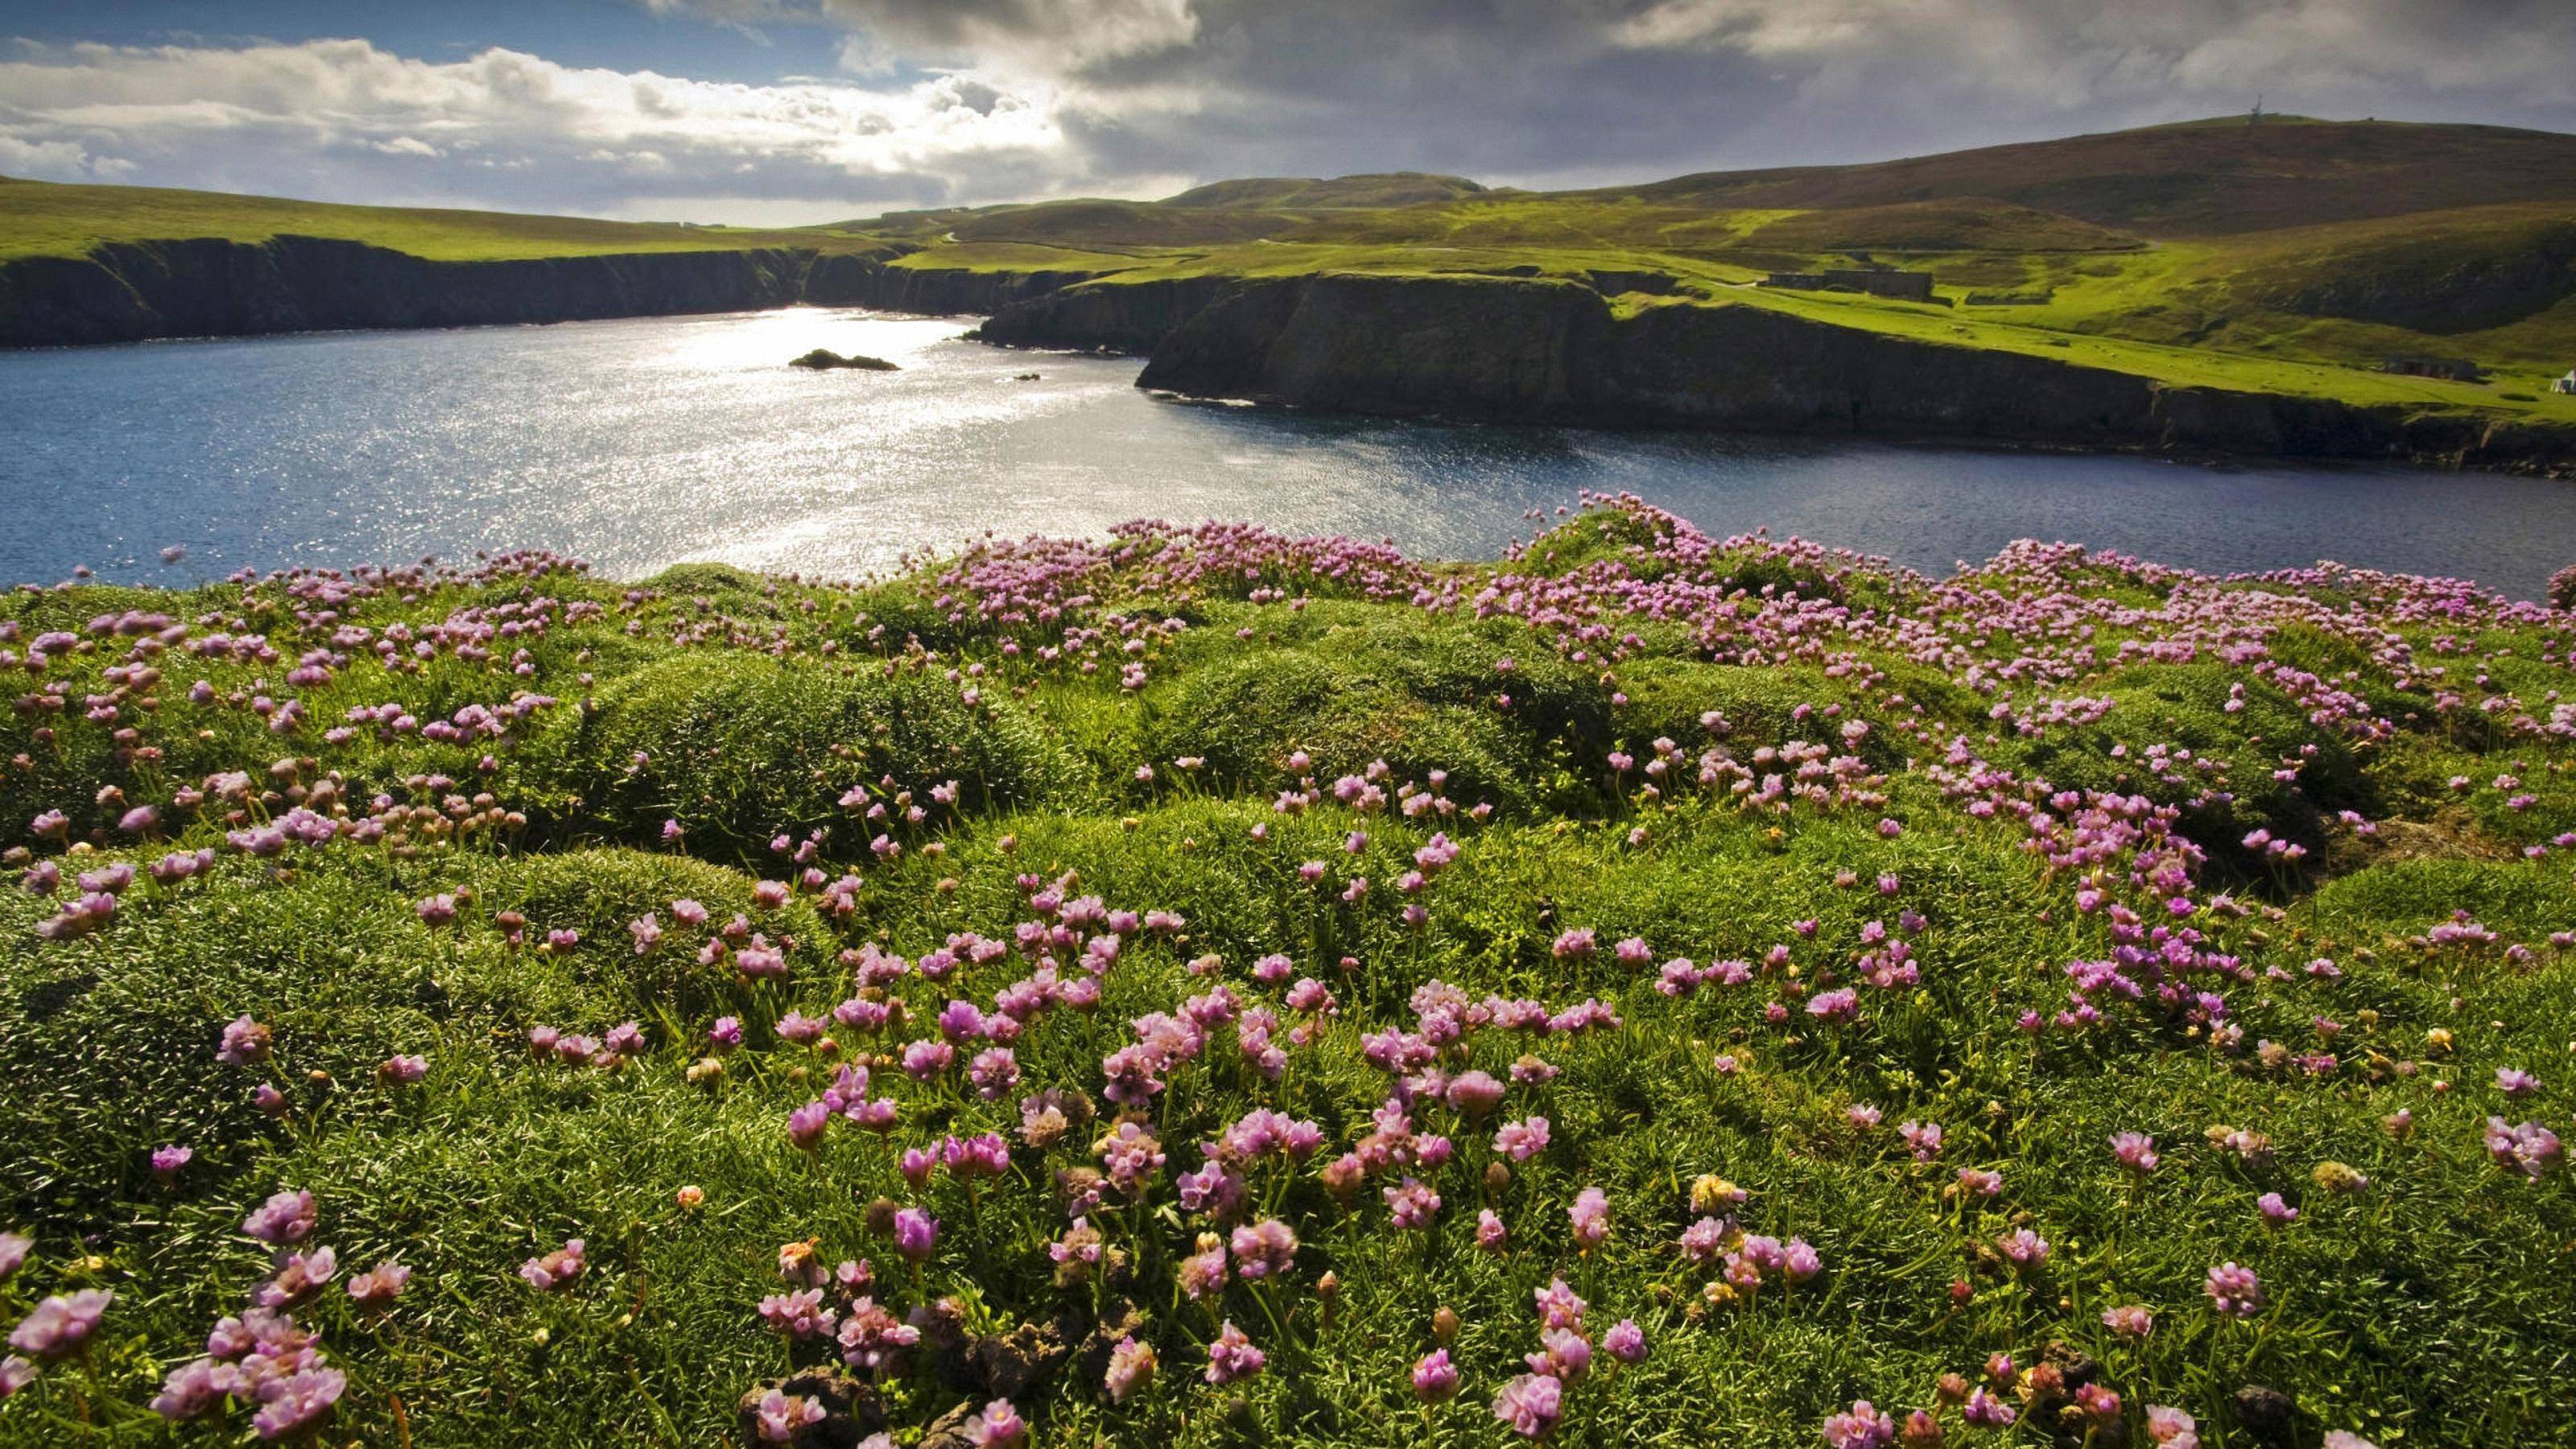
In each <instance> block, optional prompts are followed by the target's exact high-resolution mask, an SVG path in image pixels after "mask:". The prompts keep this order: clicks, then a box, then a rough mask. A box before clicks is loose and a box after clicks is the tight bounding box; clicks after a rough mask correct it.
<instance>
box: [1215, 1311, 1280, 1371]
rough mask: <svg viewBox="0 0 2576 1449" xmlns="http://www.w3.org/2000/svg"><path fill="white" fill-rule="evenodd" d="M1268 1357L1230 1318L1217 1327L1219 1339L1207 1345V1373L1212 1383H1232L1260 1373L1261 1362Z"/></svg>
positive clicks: (1266, 1361)
mask: <svg viewBox="0 0 2576 1449" xmlns="http://www.w3.org/2000/svg"><path fill="white" fill-rule="evenodd" d="M1269 1361H1270V1360H1269V1355H1267V1354H1265V1353H1263V1352H1262V1351H1261V1350H1260V1349H1257V1348H1255V1347H1253V1346H1252V1340H1251V1339H1248V1338H1246V1337H1244V1336H1243V1330H1242V1329H1239V1328H1237V1327H1235V1326H1234V1320H1233V1319H1230V1318H1229V1319H1227V1320H1226V1321H1225V1325H1224V1326H1223V1327H1222V1328H1220V1329H1218V1330H1217V1336H1216V1341H1215V1342H1214V1343H1211V1344H1209V1345H1208V1366H1207V1373H1206V1375H1205V1377H1206V1379H1207V1381H1208V1382H1209V1383H1211V1384H1218V1385H1223V1384H1230V1383H1233V1382H1234V1381H1235V1380H1237V1379H1248V1378H1251V1377H1252V1376H1253V1375H1255V1374H1258V1373H1260V1372H1261V1369H1262V1366H1263V1365H1264V1364H1266V1363H1268V1362H1269Z"/></svg>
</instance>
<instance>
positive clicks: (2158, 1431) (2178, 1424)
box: [2147, 1404, 2200, 1449]
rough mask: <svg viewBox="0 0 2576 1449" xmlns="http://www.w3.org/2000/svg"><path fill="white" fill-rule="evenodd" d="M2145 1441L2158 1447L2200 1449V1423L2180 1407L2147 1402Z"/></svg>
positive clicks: (2163, 1448)
mask: <svg viewBox="0 0 2576 1449" xmlns="http://www.w3.org/2000/svg"><path fill="white" fill-rule="evenodd" d="M2147 1442H2148V1443H2150V1444H2154V1445H2158V1446H2160V1449H2200V1424H2199V1422H2198V1421H2197V1420H2195V1419H2193V1418H2192V1416H2191V1415H2189V1414H2186V1413H2184V1412H2183V1411H2182V1410H2180V1409H2172V1408H2167V1407H2165V1406H2164V1405H2162V1404H2149V1405H2147Z"/></svg>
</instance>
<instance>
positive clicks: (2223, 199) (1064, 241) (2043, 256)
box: [0, 117, 2576, 421]
mask: <svg viewBox="0 0 2576 1449" xmlns="http://www.w3.org/2000/svg"><path fill="white" fill-rule="evenodd" d="M281 235H300V236H318V237H326V238H340V239H346V240H357V241H367V242H371V243H374V244H376V245H379V246H384V247H389V248H392V249H394V250H397V251H402V252H408V253H411V254H414V255H417V256H421V257H425V258H432V259H438V260H488V259H496V258H546V257H568V256H585V255H601V254H612V253H639V252H721V251H734V250H740V249H744V248H754V247H757V248H773V247H784V248H792V249H801V250H807V251H814V252H866V253H870V254H873V255H875V256H877V257H880V258H900V260H899V262H897V263H896V265H898V266H899V267H900V268H901V269H902V270H903V271H905V272H906V273H915V272H947V273H952V274H955V273H969V272H971V273H974V274H977V275H978V276H982V277H985V278H991V277H993V276H994V274H997V273H1011V274H1016V275H1017V276H1019V277H1021V278H1023V279H1026V281H1027V283H1028V284H1030V285H1041V286H1044V287H1047V288H1055V287H1062V286H1066V285H1072V284H1078V283H1080V282H1081V281H1082V280H1083V279H1084V278H1085V277H1088V278H1091V279H1093V281H1092V285H1093V286H1095V287H1100V286H1117V285H1122V284H1129V283H1145V282H1159V281H1175V280H1189V279H1214V280H1217V281H1223V280H1227V279H1240V278H1256V277H1282V276H1294V275H1299V274H1315V273H1325V272H1343V271H1355V272H1370V273H1393V274H1402V275H1410V276H1431V277H1437V276H1468V277H1484V276H1493V275H1510V276H1555V277H1564V278H1568V279H1572V280H1577V281H1582V282H1584V283H1586V284H1587V285H1599V286H1603V287H1605V288H1608V289H1610V290H1614V291H1616V292H1620V293H1642V294H1651V295H1652V296H1653V297H1654V298H1655V299H1656V304H1657V305H1685V306H1688V305H1721V304H1740V305H1752V306H1759V307H1767V308H1773V309H1779V310H1788V311H1794V312H1796V313H1798V314H1799V315H1801V316H1804V317H1808V318H1810V319H1813V320H1820V321H1828V322H1831V323H1834V324H1836V325H1839V326H1846V327H1851V328H1857V329H1862V330H1866V331H1874V332H1882V333H1895V334H1900V335H1904V336H1908V337H1916V338H1921V337H1935V338H1937V339H1938V340H1940V341H1943V342H1945V343H1950V344H1953V345H1960V346H1969V347H1996V348H2002V349H2004V350H2008V351H2017V352H2039V351H2042V350H2049V349H2054V350H2058V351H2061V352H2063V353H2066V354H2068V355H2070V356H2073V355H2080V356H2081V357H2082V358H2083V360H2084V361H2085V362H2087V363H2088V364H2089V365H2095V366H2104V367H2111V368H2114V369H2119V370H2124V371H2129V372H2133V373H2136V374H2139V375H2142V376H2147V377H2151V378H2155V379H2158V380H2161V381H2177V382H2183V381H2187V382H2191V383H2194V384H2196V385H2203V386H2220V387H2226V388H2233V389H2239V390H2245V391H2256V392H2265V391H2290V392H2296V393H2299V394H2302V395H2316V396H2326V397H2332V398H2337V399H2341V400H2349V401H2378V402H2386V401H2389V400H2391V399H2394V398H2403V399H2405V400H2408V401H2411V402H2414V403H2418V404H2421V405H2424V406H2429V407H2436V408H2445V409H2470V410H2486V411H2494V412H2498V413H2510V414H2515V415H2524V414H2537V415H2539V416H2541V417H2543V418H2547V419H2552V420H2571V421H2576V406H2571V405H2570V404H2569V403H2568V402H2567V400H2564V399H2557V398H2552V397H2550V396H2549V395H2548V394H2547V382H2548V380H2549V379H2551V378H2553V377H2555V376H2556V375H2557V374H2559V373H2561V372H2563V371H2565V370H2566V368H2567V367H2568V366H2569V365H2570V364H2571V363H2576V136H2567V135H2560V134H2556V133H2552V132H2543V131H2528V130H2515V129H2510V128H2506V127H2499V126H2462V125H2425V124H2412V123H2399V122H2385V121H2320V120H2310V119H2306V118H2301V117H2266V118H2264V119H2263V120H2262V121H2261V123H2260V124H2248V122H2247V120H2246V118H2244V117H2223V118H2218V119H2213V120H2207V121H2196V122H2189V123H2184V124H2177V125H2167V126H2154V127H2147V128H2143V129H2137V130H2129V131H2116V132H2107V133H2103V134H2099V135H2087V136H2074V137H2068V138H2064V139H2060V140H2053V141H2042V142H2032V143H2026V144H2019V145H2011V146H1993V147H1984V148H1980V149H1976V150H1969V151H1959V152H1952V153H1947V154H1943V155H1934V156H1919V157H1909V158H1905V159H1901V160H1894V161H1886V162H1877V163H1870V164H1864V165H1850V166H1809V167H1792V168H1781V169H1771V170H1756V171H1731V172H1703V173H1698V174H1693V175H1688V176H1681V177H1675V178H1672V179H1669V180H1664V181H1656V182H1648V183H1639V184H1633V185H1620V186H1608V187H1597V188H1592V189H1588V190H1581V191H1566V192H1525V191H1516V190H1507V189H1493V188H1488V187H1485V186H1482V185H1480V184H1478V183H1476V182H1474V181H1471V180H1468V179H1466V178H1463V177H1457V176H1444V175H1434V174H1427V173H1416V172H1394V173H1379V174H1362V175H1353V176H1343V177H1336V178H1331V179H1317V178H1305V177H1254V178H1246V179H1241V180H1232V181H1220V182H1212V183H1209V184H1207V185H1203V186H1197V187H1193V188H1191V189H1189V190H1186V191H1182V192H1180V193H1178V194H1177V195H1173V196H1170V197H1166V198H1164V199H1162V200H1159V201H1147V200H1121V199H1114V198H1083V199H1074V200H1063V201H1049V202H1040V203H1032V204H1015V205H1000V206H983V207H952V208H938V209H930V210H918V211H901V212H889V213H887V214H885V215H882V216H877V217H871V218H865V219H858V220H851V221H844V222H838V223H834V224H831V225H827V226H819V227H809V228H797V229H786V230H780V229H770V230H748V229H737V228H726V227H695V226H680V225H669V224H653V223H630V222H609V221H596V220H586V219H580V218H567V217H537V216H515V215H508V214H503V213H491V212H467V211H440V210H420V209H402V208H385V207H351V206H334V205H327V204H322V203H315V202H304V201H291V200H283V199H278V198H266V197H242V196H225V195H218V194H214V193H207V192H190V191H161V190H151V189H146V188H137V187H93V186H57V185H49V184H45V183H39V182H27V181H0V261H5V260H6V259H8V258H12V257H34V256H79V255H81V254H83V253H85V252H87V251H89V250H90V249H91V248H93V247H96V246H98V245H100V244H101V243H106V242H132V241H154V240H170V239H181V238H199V237H212V238H223V239H230V240H236V241H257V240H262V239H266V238H270V237H275V236H281ZM1856 267H1861V268H1866V267H1881V268H1895V269H1898V270H1904V271H1915V272H1928V273H1930V274H1931V275H1932V277H1933V278H1934V285H1933V295H1932V297H1931V299H1930V301H1929V302H1928V303H1927V302H1924V301H1904V300H1896V299H1891V298H1885V297H1877V296H1863V295H1860V294H1858V293H1856V292H1847V291H1832V290H1827V291H1813V290H1807V291H1777V290H1770V289H1765V288H1761V287H1758V286H1756V285H1754V284H1756V283H1759V282H1760V281H1762V280H1763V279H1764V278H1765V277H1766V276H1767V275H1768V274H1771V273H1775V272H1785V273H1801V274H1812V273H1820V272H1823V271H1827V270H1831V269H1850V268H1856ZM1603 279H1616V280H1615V281H1605V280H1603ZM1202 290H1204V289H1202ZM934 294H936V295H942V296H949V297H953V298H963V297H979V296H986V295H998V294H995V293H992V292H991V291H990V289H983V290H977V289H965V290H958V289H950V290H948V291H945V292H935V293H934ZM895 305H902V304H901V303H900V302H897V303H895ZM1623 305H1640V304H1638V303H1635V302H1633V301H1632V302H1631V303H1627V304H1623ZM1171 320H1172V321H1173V322H1177V321H1178V320H1179V319H1178V317H1174V318H1172V319H1171ZM1133 335H1134V334H1133V330H1132V329H1127V328H1122V330H1121V331H1120V337H1121V339H1122V340H1121V341H1120V342H1119V343H1118V345H1134V343H1133V341H1132V340H1127V339H1132V337H1133ZM1101 340H1106V339H1105V338H1104V339H1101ZM2392 356H2424V357H2434V358H2442V359H2456V360H2460V361H2465V362H2468V363H2472V364H2474V365H2476V366H2477V367H2479V368H2482V369H2484V370H2485V371H2486V372H2488V373H2489V374H2491V375H2492V376H2491V377H2490V378H2489V379H2488V380H2487V381H2485V382H2484V383H2479V382H2449V381H2439V380H2425V379H2415V378H2392V377H2390V376H2388V375H2386V374H2385V373H2383V372H2382V371H2381V368H2382V367H2383V364H2384V363H2385V361H2386V360H2387V359H2388V358H2390V357H2392Z"/></svg>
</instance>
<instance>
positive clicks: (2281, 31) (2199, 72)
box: [1611, 0, 2576, 108]
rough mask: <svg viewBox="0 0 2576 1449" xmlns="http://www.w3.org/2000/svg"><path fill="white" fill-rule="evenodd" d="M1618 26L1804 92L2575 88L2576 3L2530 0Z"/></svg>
mask: <svg viewBox="0 0 2576 1449" xmlns="http://www.w3.org/2000/svg"><path fill="white" fill-rule="evenodd" d="M1611 34H1612V37H1613V39H1614V40H1615V41H1616V42H1617V43H1618V44H1620V45H1623V46H1627V47H1631V48H1635V49H1649V50H1660V49H1669V48H1673V47H1697V48H1703V49H1710V50H1727V51H1733V52H1736V53H1740V54H1742V55H1745V56H1748V57H1751V58H1754V59H1758V60H1762V61H1765V62H1769V63H1773V64H1778V65H1782V66H1786V67H1790V68H1792V69H1794V70H1795V71H1797V72H1798V73H1799V74H1800V76H1801V77H1802V79H1804V80H1805V81H1806V82H1807V84H1808V86H1809V89H1810V93H1811V94H1813V93H1833V94H1842V95H1848V94H1854V93H1857V92H1859V91H1860V90H1862V89H1864V88H1865V87H1869V86H1873V85H1876V84H1880V83H1884V82H1886V81H1887V80H1890V79H1897V80H1900V81H1902V82H1906V83H1908V84H1909V85H1910V86H1911V87H1912V88H1914V89H1917V90H1918V91H1924V90H1941V89H1949V90H1956V91H1963V92H1969V93H1976V94H1984V95H1991V96H2001V97H2007V98H2010V99H2013V100H2016V101H2024V102H2037V103H2045V104H2053V105H2059V106H2065V107H2070V108H2071V107H2076V106H2081V105H2085V104H2088V103H2089V104H2099V103H2102V102H2104V101H2114V102H2121V103H2126V102H2132V101H2135V100H2138V99H2140V98H2142V97H2148V96H2156V95H2161V96H2165V97H2169V98H2172V99H2175V100H2188V101H2201V100H2209V101H2218V100H2225V99H2231V98H2234V97H2236V96H2238V95H2239V94H2242V95H2243V96H2245V97H2247V98H2249V99H2250V98H2251V97H2252V96H2253V94H2254V93H2255V92H2256V91H2258V90H2269V91H2272V92H2275V93H2277V94H2280V95H2282V96H2284V97H2298V98H2301V100H2300V102H2299V103H2300V104H2305V105H2309V106H2315V107H2326V106H2333V105H2338V104H2353V103H2359V104H2363V105H2367V104H2368V103H2369V102H2371V101H2372V100H2375V99H2385V98H2390V97H2395V96H2407V97H2412V98H2416V99H2419V100H2421V99H2425V98H2430V97H2433V96H2439V95H2443V94H2446V93H2449V94H2453V95H2455V96H2457V97H2458V98H2461V99H2474V100H2479V101H2483V102H2485V103H2487V104H2490V105H2516V104H2520V105H2544V106H2547V105H2565V104H2567V103H2569V102H2571V101H2576V70H2571V68H2570V67H2569V66H2568V64H2567V63H2566V62H2567V57H2568V56H2570V55H2571V54H2576V6H2568V5H2565V4H2559V3H2531V0H2157V3H2152V4H2120V5H2102V6H2089V5H2066V4H2062V3H2058V0H1813V3H1799V4H1779V3H1772V0H1654V3H1651V4H1649V5H1648V6H1647V7H1646V8H1644V9H1643V10H1640V11H1638V12H1636V13H1635V14H1632V15H1629V16H1627V17H1625V18H1624V19H1622V20H1620V21H1619V22H1618V23H1617V24H1615V25H1614V26H1613V27H1612V30H1611Z"/></svg>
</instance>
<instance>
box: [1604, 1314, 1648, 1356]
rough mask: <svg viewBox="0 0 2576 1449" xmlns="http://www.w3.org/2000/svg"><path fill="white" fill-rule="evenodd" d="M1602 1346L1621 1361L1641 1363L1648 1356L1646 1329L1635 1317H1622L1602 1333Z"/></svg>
mask: <svg viewBox="0 0 2576 1449" xmlns="http://www.w3.org/2000/svg"><path fill="white" fill-rule="evenodd" d="M1601 1347H1602V1349H1603V1350H1604V1351H1606V1352H1607V1353H1608V1354H1609V1355H1610V1356H1611V1357H1612V1358H1615V1359H1617V1360H1619V1362H1621V1363H1639V1362H1642V1361H1643V1360H1644V1359H1645V1357H1646V1331H1645V1330H1644V1329H1642V1328H1639V1327H1638V1326H1637V1321H1636V1320H1635V1319H1633V1318H1622V1319H1620V1320H1619V1321H1618V1322H1617V1323H1614V1324H1612V1325H1610V1331H1609V1332H1608V1333H1605V1334H1603V1335H1601Z"/></svg>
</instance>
